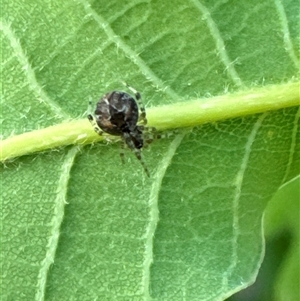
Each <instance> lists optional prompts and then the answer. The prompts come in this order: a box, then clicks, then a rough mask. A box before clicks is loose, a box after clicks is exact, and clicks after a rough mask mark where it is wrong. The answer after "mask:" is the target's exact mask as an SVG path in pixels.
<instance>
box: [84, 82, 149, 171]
mask: <svg viewBox="0 0 300 301" xmlns="http://www.w3.org/2000/svg"><path fill="white" fill-rule="evenodd" d="M125 85H126V87H127V88H128V89H129V90H130V91H131V92H133V93H134V96H135V99H134V98H133V97H132V96H131V95H130V94H128V93H125V92H121V91H112V92H108V93H106V94H105V95H104V96H103V97H102V98H101V99H100V100H99V102H98V103H97V106H96V110H95V112H94V114H89V115H88V119H89V121H90V122H91V124H92V125H93V127H94V129H95V131H96V133H98V134H99V135H102V133H103V132H105V133H108V134H110V135H114V136H120V137H121V138H122V142H123V145H122V146H124V143H126V145H127V146H128V147H129V148H130V149H131V150H132V151H133V152H134V153H135V155H136V157H137V158H138V160H140V162H141V164H142V165H143V168H144V170H145V172H146V174H147V176H148V177H150V173H149V170H148V168H147V166H146V164H145V162H144V160H143V158H142V155H141V149H142V147H143V146H144V140H145V138H144V132H147V131H149V132H152V133H153V132H155V128H148V127H146V124H147V118H146V110H145V107H144V105H143V103H142V101H141V94H140V93H139V92H137V91H136V90H135V89H133V88H132V87H130V86H129V85H128V84H125ZM90 105H91V103H90ZM139 110H140V112H139ZM152 140H153V139H151V138H150V136H149V138H147V139H146V141H147V143H151V142H152ZM123 148H124V147H122V152H121V153H120V155H121V159H122V162H123V163H124V152H123Z"/></svg>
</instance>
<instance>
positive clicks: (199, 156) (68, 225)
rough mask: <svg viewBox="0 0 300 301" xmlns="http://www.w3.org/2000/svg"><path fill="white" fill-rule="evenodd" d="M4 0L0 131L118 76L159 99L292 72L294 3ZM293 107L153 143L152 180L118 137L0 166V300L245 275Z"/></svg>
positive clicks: (221, 293)
mask: <svg viewBox="0 0 300 301" xmlns="http://www.w3.org/2000/svg"><path fill="white" fill-rule="evenodd" d="M2 4H3V9H2V21H1V41H2V52H3V53H2V82H3V90H2V92H3V93H2V96H1V101H2V107H1V122H2V136H3V138H7V137H10V136H12V135H17V134H22V133H24V132H31V131H33V130H38V129H40V128H47V127H49V126H51V125H56V124H58V125H59V124H60V123H63V122H66V121H68V120H70V119H79V118H80V116H81V117H82V116H83V115H84V112H85V111H86V108H87V103H88V101H89V99H94V100H95V101H96V100H98V99H99V98H100V97H101V95H102V94H103V93H105V92H107V91H109V90H114V89H121V88H122V87H121V86H120V81H122V80H126V81H128V82H129V83H131V84H132V85H133V86H134V87H135V88H136V89H138V90H139V91H141V92H142V95H143V99H144V102H145V104H146V106H147V107H148V108H149V107H158V109H159V107H160V106H161V105H164V104H175V103H179V102H186V103H189V101H190V100H193V99H196V98H197V99H199V100H198V101H199V104H201V103H203V101H204V100H203V98H204V97H206V99H205V102H206V103H207V106H209V103H210V102H209V100H210V98H212V97H213V96H218V95H223V94H226V93H234V92H241V91H242V92H243V93H244V95H247V93H249V95H250V91H252V89H253V87H254V86H255V87H257V88H258V89H260V88H261V89H264V88H265V86H267V85H272V86H273V89H275V90H276V89H277V90H278V92H279V93H280V92H281V91H283V90H282V86H284V84H286V85H289V83H291V82H293V81H294V82H296V80H297V76H298V72H299V49H298V48H297V47H296V45H298V44H299V27H298V26H297V22H298V18H299V10H298V9H297V8H298V3H297V1H285V2H284V3H283V2H279V1H275V2H269V1H251V2H250V1H246V0H245V1H244V0H243V1H238V2H228V1H220V2H216V1H202V2H200V1H190V2H186V1H181V0H179V1H176V2H174V1H172V2H171V1H169V2H168V1H162V0H160V1H157V0H156V1H151V2H149V1H148V2H137V1H122V2H121V1H115V2H114V1H94V2H88V1H86V0H81V1H77V2H74V1H69V0H66V1H55V0H52V1H50V2H49V1H34V2H32V1H23V2H20V1H18V2H16V1H10V2H8V1H4V2H3V3H2ZM251 93H252V92H251ZM229 95H230V94H229ZM251 95H252V94H251ZM297 96H298V95H296V97H297ZM201 98H202V100H201ZM282 98H283V99H284V98H285V93H282V95H281V97H278V98H274V103H277V102H278V103H279V100H280V99H282ZM240 102H241V103H238V102H237V105H236V106H239V105H241V106H242V105H243V104H244V102H247V101H246V100H245V99H243V100H241V101H240ZM258 102H263V100H258ZM225 104H226V103H225ZM298 104H299V99H298V101H296V102H295V106H294V107H290V108H285V107H284V106H282V107H281V106H280V105H278V109H277V110H274V108H273V111H268V110H267V108H266V109H265V112H262V113H260V114H251V113H253V111H250V110H249V114H250V115H249V116H244V115H245V114H242V115H243V116H242V115H241V117H236V118H232V119H228V120H223V121H221V120H220V121H215V122H214V123H208V124H206V125H202V126H198V127H196V128H193V129H179V132H178V133H177V134H174V135H173V136H172V137H170V138H167V139H162V140H159V141H155V142H154V143H153V144H152V145H151V147H150V148H149V149H146V150H144V157H145V161H146V163H147V165H148V167H149V170H150V171H151V174H152V177H151V179H149V178H147V176H146V175H145V174H144V172H143V170H142V167H141V165H140V162H138V161H137V160H136V159H135V158H134V155H133V154H132V153H130V152H129V151H128V152H127V153H126V159H127V162H126V165H124V166H123V165H122V164H121V160H120V159H119V145H118V144H117V143H114V144H107V143H98V144H95V145H86V146H76V145H75V146H73V145H71V146H68V147H64V148H56V149H54V150H51V151H47V152H44V153H40V154H30V153H28V154H27V156H23V157H20V158H17V159H14V160H13V161H7V162H4V164H3V166H2V183H1V185H2V197H3V200H2V243H3V245H2V251H1V255H2V282H1V284H2V288H1V290H2V298H3V300H96V299H98V300H222V299H224V298H226V297H227V296H229V295H231V294H233V293H234V292H235V291H238V290H240V289H242V288H244V287H247V286H248V285H250V284H251V283H252V282H253V281H254V280H255V277H256V274H257V272H258V269H259V266H260V263H261V261H262V258H263V253H264V238H263V231H262V215H263V212H264V209H265V207H266V205H267V203H268V201H269V199H270V198H271V197H272V195H273V194H274V193H275V192H276V191H277V190H278V188H279V187H280V186H281V185H282V184H283V183H285V182H286V181H288V180H290V179H292V178H294V177H295V176H296V175H298V174H299V162H300V158H299V145H300V143H299V142H300V141H299V140H300V137H299V128H298V126H299V116H300V112H299V107H297V105H298ZM215 110H216V111H218V107H216V108H215ZM231 110H232V107H231V106H229V105H228V106H226V105H225V106H224V105H223V106H222V111H221V112H223V113H224V115H223V116H224V118H223V119H225V117H228V116H232V115H230V112H231ZM259 112H261V111H259ZM175 113H176V114H175ZM180 114H182V112H181V110H180V106H178V107H177V109H176V112H174V116H175V115H176V116H181V115H180ZM184 117H185V116H182V118H184ZM177 118H178V117H177ZM207 120H208V121H209V120H211V119H210V118H207ZM86 122H87V121H86ZM78 124H79V123H76V125H75V127H76V126H77V125H78ZM151 125H152V124H151ZM153 125H155V124H153ZM178 127H179V128H180V127H181V124H180V122H179V124H178ZM75 130H77V129H75ZM79 130H80V129H79ZM38 133H40V134H39V135H41V133H42V132H38ZM63 134H64V133H62V136H63ZM66 135H68V133H66ZM45 139H46V138H45ZM54 139H55V137H54ZM65 139H67V138H62V141H61V142H60V144H59V145H65V144H67V143H64V141H63V140H65ZM6 141H8V143H10V142H9V141H10V140H6ZM34 143H35V142H33V141H31V140H29V141H26V144H27V145H30V144H34ZM19 147H21V144H20V146H19Z"/></svg>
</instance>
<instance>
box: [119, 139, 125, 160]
mask: <svg viewBox="0 0 300 301" xmlns="http://www.w3.org/2000/svg"><path fill="white" fill-rule="evenodd" d="M124 148H125V142H124V140H123V139H122V140H121V149H120V157H121V161H122V163H123V164H125V154H124Z"/></svg>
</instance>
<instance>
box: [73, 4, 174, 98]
mask: <svg viewBox="0 0 300 301" xmlns="http://www.w3.org/2000/svg"><path fill="white" fill-rule="evenodd" d="M79 1H80V2H81V4H82V5H83V6H84V8H85V10H86V12H87V13H88V14H89V15H91V16H92V17H93V18H94V20H95V21H96V22H97V23H98V24H99V26H100V27H101V28H102V29H103V30H104V32H105V33H106V35H107V37H108V39H109V40H111V41H112V42H113V43H114V44H115V45H116V46H117V47H119V48H120V49H121V50H122V51H123V52H124V53H125V54H126V55H127V56H128V57H129V58H130V60H131V61H132V62H133V63H134V64H135V65H137V66H138V67H139V69H140V70H141V71H142V73H143V74H144V75H145V77H146V78H147V79H150V80H151V81H152V82H154V83H155V84H156V85H157V87H159V88H160V89H161V90H163V91H165V93H166V94H168V95H169V96H170V97H171V98H172V99H178V98H180V97H179V95H178V94H177V93H176V92H175V91H174V90H173V89H171V88H170V87H169V86H166V85H165V84H164V82H163V81H162V80H161V79H160V78H159V77H158V76H157V75H156V74H155V73H154V72H153V71H152V70H151V69H150V68H149V67H148V66H147V64H146V63H145V62H144V61H143V60H142V59H141V58H140V57H139V55H138V53H136V52H135V51H134V50H133V49H132V48H131V47H130V46H128V45H127V44H126V43H125V42H124V41H123V40H122V39H121V38H120V37H119V36H118V35H117V34H116V33H115V32H114V31H113V30H112V28H111V27H110V26H109V23H108V22H107V21H106V20H104V19H103V18H102V17H101V16H100V15H99V14H97V13H96V12H95V11H94V10H93V9H92V8H91V5H90V4H89V3H88V2H87V1H86V0H79Z"/></svg>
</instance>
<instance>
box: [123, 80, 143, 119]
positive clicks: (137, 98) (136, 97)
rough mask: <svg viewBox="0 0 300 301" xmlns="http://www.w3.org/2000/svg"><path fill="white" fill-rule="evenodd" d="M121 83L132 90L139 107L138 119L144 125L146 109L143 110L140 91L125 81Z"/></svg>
mask: <svg viewBox="0 0 300 301" xmlns="http://www.w3.org/2000/svg"><path fill="white" fill-rule="evenodd" d="M123 84H124V85H125V86H126V87H127V88H128V89H129V90H130V91H131V92H132V93H134V96H135V99H136V101H137V103H138V105H139V109H140V111H141V112H140V116H139V121H140V122H141V123H142V124H143V125H146V124H147V122H148V121H147V116H146V110H145V106H144V104H143V101H142V96H141V93H140V92H138V91H137V90H135V89H134V88H132V87H131V86H130V85H129V84H127V83H126V82H123Z"/></svg>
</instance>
